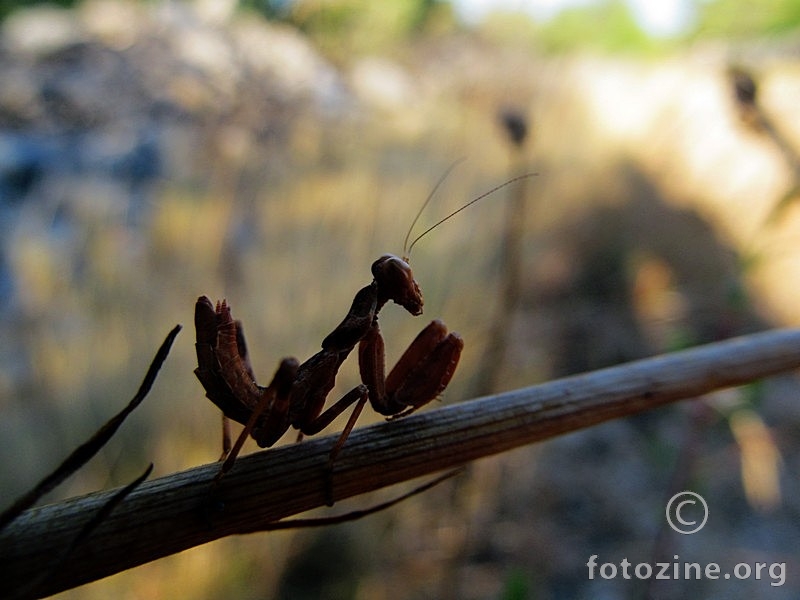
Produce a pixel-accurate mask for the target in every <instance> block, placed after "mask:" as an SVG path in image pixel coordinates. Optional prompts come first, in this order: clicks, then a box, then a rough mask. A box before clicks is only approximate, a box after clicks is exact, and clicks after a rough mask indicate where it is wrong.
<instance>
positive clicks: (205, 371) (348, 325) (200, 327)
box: [194, 164, 532, 481]
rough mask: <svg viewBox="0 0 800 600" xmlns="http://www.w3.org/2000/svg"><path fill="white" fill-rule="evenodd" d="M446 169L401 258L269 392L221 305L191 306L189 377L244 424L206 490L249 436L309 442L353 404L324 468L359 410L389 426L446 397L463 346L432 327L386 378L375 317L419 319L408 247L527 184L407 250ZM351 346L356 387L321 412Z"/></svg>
mask: <svg viewBox="0 0 800 600" xmlns="http://www.w3.org/2000/svg"><path fill="white" fill-rule="evenodd" d="M454 166H455V164H454V165H452V166H451V167H450V169H448V170H447V172H445V174H444V175H443V176H442V177H441V178H440V179H439V181H438V182H437V184H436V186H435V187H434V188H433V191H432V192H431V193H430V195H429V196H428V198H427V199H426V200H425V202H424V203H423V205H422V207H421V208H420V210H419V212H418V213H417V216H416V217H415V219H414V221H413V222H412V224H411V228H409V233H408V234H407V235H406V240H405V243H404V252H403V258H400V257H398V256H395V255H392V254H386V255H384V256H381V257H380V258H379V259H378V260H376V261H375V262H374V263H372V269H371V270H372V277H373V279H372V282H371V283H369V284H368V285H366V286H365V287H363V288H362V289H360V290H359V291H358V292H357V293H356V295H355V298H354V299H353V303H352V305H351V307H350V310H349V311H348V313H347V315H346V316H345V318H344V320H342V322H341V323H340V324H339V325H338V327H336V329H334V330H333V331H332V332H331V333H330V334H329V335H328V336H327V337H326V338H325V339H324V340H323V341H322V349H321V350H320V351H319V352H317V353H316V354H314V355H313V356H312V357H311V358H309V359H308V360H306V361H305V362H303V363H300V362H299V361H298V360H297V359H295V358H284V359H283V360H282V361H281V362H280V364H279V366H278V369H277V370H276V372H275V374H274V376H273V378H272V381H271V382H270V384H269V385H268V386H266V387H263V386H260V385H258V384H257V383H256V378H255V375H254V373H253V368H252V366H251V364H250V360H249V356H248V351H247V344H246V342H245V338H244V332H243V328H242V324H241V322H239V321H236V320H234V319H233V316H232V315H231V310H230V306H229V305H228V304H227V302H226V301H225V300H222V301H221V302H217V303H216V305H215V304H213V303H212V302H211V301H210V300H209V299H208V298H207V297H205V296H201V297H200V298H198V300H197V303H196V304H195V328H196V331H197V343H196V344H195V347H196V350H197V365H198V366H197V369H195V371H194V372H195V375H197V378H198V379H199V380H200V383H202V385H203V387H204V388H205V391H206V396H207V397H208V398H209V399H210V400H211V401H212V402H213V403H214V404H216V405H217V407H219V409H220V410H222V413H223V415H224V417H223V418H229V419H232V420H234V421H236V422H238V423H241V424H242V425H244V429H243V430H242V432H241V434H240V435H239V437H238V438H237V440H236V442H235V444H234V445H233V447H232V448H230V449H229V448H228V446H229V443H227V442H223V446H224V447H223V456H222V458H221V459H220V460H223V459H224V461H223V464H222V466H221V467H220V470H219V472H218V474H217V476H216V478H215V481H218V480H219V479H220V478H221V477H222V476H223V475H224V474H225V473H226V472H227V471H228V470H230V468H231V467H232V466H233V464H234V462H235V460H236V457H237V456H238V453H239V451H240V450H241V447H242V445H243V444H244V442H245V440H246V439H247V437H248V436H252V437H253V438H254V439H255V440H256V442H257V443H258V445H259V446H260V447H262V448H265V447H269V446H272V445H273V444H275V443H276V442H277V441H278V440H279V439H280V438H281V437H282V436H283V435H284V433H286V431H287V430H288V429H289V428H290V427H291V428H294V429H297V430H298V432H299V434H298V439H300V438H302V436H303V435H314V434H316V433H319V432H320V431H322V430H323V429H325V428H326V427H327V426H328V425H330V423H331V422H332V421H333V420H334V419H335V418H336V417H338V416H339V415H341V414H342V413H343V412H344V411H345V410H347V409H348V408H349V407H350V406H352V405H353V404H355V408H354V409H353V412H352V413H351V414H350V417H349V419H348V421H347V423H346V425H345V427H344V429H343V430H342V433H341V434H340V435H339V438H338V440H337V441H336V443H335V444H334V446H333V448H332V449H331V452H330V455H329V464H330V465H332V464H333V461H334V460H335V458H336V456H337V455H338V454H339V452H340V451H341V449H342V447H343V445H344V443H345V441H346V440H347V437H348V435H349V434H350V432H351V431H352V429H353V427H354V426H355V423H356V421H357V420H358V417H359V415H360V414H361V411H362V410H363V408H364V406H365V405H366V403H367V402H368V401H369V403H370V404H371V406H372V408H373V410H375V411H376V412H377V413H379V414H381V415H384V416H386V417H387V418H388V419H398V418H401V417H404V416H406V415H409V414H411V413H412V412H414V411H415V410H417V409H419V408H421V407H422V406H424V405H426V404H428V403H429V402H430V401H432V400H433V399H435V398H437V397H438V396H439V395H440V394H441V393H442V392H443V391H444V390H445V388H446V387H447V385H448V383H450V380H451V378H452V377H453V373H454V372H455V370H456V366H457V365H458V361H459V358H460V356H461V351H462V349H463V347H464V342H463V340H462V339H461V337H460V336H459V335H458V334H457V333H455V332H448V330H447V327H446V326H445V325H444V323H443V322H442V321H440V320H434V321H432V322H431V323H430V324H429V325H428V326H427V327H425V328H424V329H423V330H422V331H421V332H420V333H419V335H417V337H416V338H415V339H414V341H413V342H411V345H410V346H409V347H408V349H407V350H406V351H405V353H404V354H403V355H402V356H401V357H400V359H399V360H398V361H397V364H396V365H395V366H394V368H392V370H391V371H390V372H389V374H388V375H386V374H385V371H386V367H385V355H384V340H383V336H382V335H381V331H380V327H379V326H378V313H379V312H380V311H381V309H382V308H383V307H384V306H385V305H386V304H387V303H388V302H389V301H392V302H394V303H396V304H398V305H400V306H402V307H403V308H404V309H406V310H407V311H408V312H409V313H410V314H411V315H414V316H418V315H420V314H422V306H423V299H422V292H421V290H420V287H419V284H418V283H417V281H416V280H415V279H414V274H413V272H412V270H411V266H410V264H409V256H410V254H411V249H412V248H413V247H414V245H415V244H416V243H417V242H418V241H419V240H420V239H421V238H422V237H423V236H425V235H427V234H428V233H430V232H431V231H432V230H433V229H435V228H436V227H438V226H439V225H441V224H442V223H444V222H445V221H447V220H448V219H450V218H451V217H453V216H454V215H456V214H457V213H459V212H461V211H462V210H464V209H465V208H467V207H468V206H470V205H472V204H474V203H475V202H477V201H479V200H481V199H483V198H485V197H487V196H489V195H490V194H492V193H494V192H496V191H497V190H499V189H501V188H503V187H505V186H507V185H509V184H511V183H513V182H515V181H517V180H519V179H522V178H525V177H530V176H531V175H532V174H526V175H521V176H519V177H515V178H513V179H510V180H508V181H506V182H505V183H503V184H501V185H499V186H497V187H495V188H493V189H491V190H489V191H488V192H485V193H484V194H481V195H480V196H478V197H477V198H474V199H473V200H471V201H470V202H468V203H467V204H465V205H464V206H462V207H461V208H459V209H458V210H456V211H454V212H453V213H451V214H449V215H448V216H446V217H444V218H443V219H441V220H440V221H438V222H437V223H435V224H434V225H432V226H431V227H429V228H428V229H426V230H425V231H424V232H423V233H421V234H420V235H419V236H417V237H416V238H415V239H414V241H413V242H412V243H411V244H410V245H409V244H408V239H409V237H410V234H411V230H412V229H413V227H414V225H415V224H416V222H417V219H418V218H419V216H420V214H421V213H422V211H423V210H424V208H425V206H427V204H428V202H429V201H430V199H431V198H432V197H433V195H434V194H435V192H436V190H437V189H438V187H439V186H440V185H441V183H442V182H443V181H444V179H445V177H446V176H447V174H448V173H449V171H450V170H452V168H453V167H454ZM356 345H358V365H359V373H360V377H361V384H359V385H358V386H356V387H355V388H353V389H352V390H350V391H349V392H347V393H346V394H345V395H344V396H343V397H342V398H341V399H340V400H338V401H337V402H335V403H334V404H333V405H331V406H330V407H329V408H327V409H325V410H323V409H324V407H325V402H326V399H327V396H328V394H329V393H330V392H331V390H332V389H333V387H334V384H335V380H336V375H337V373H338V371H339V368H340V367H341V365H342V363H343V362H344V361H345V360H346V359H347V357H348V356H349V355H350V353H351V352H352V351H353V349H354V348H355V346H356ZM223 437H224V438H225V437H226V436H225V435H224V436H223Z"/></svg>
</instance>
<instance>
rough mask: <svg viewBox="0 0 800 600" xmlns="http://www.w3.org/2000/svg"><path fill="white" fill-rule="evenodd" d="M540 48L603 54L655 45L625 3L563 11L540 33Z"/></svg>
mask: <svg viewBox="0 0 800 600" xmlns="http://www.w3.org/2000/svg"><path fill="white" fill-rule="evenodd" d="M537 42H538V44H537V45H538V46H539V47H540V48H542V49H543V50H545V51H547V52H551V53H552V52H564V51H569V50H576V49H581V48H586V49H590V50H596V51H602V52H620V51H625V52H629V51H642V50H647V49H650V48H651V47H652V46H653V41H652V40H651V39H650V38H649V37H648V35H647V34H646V33H645V32H643V31H642V29H641V28H640V27H639V26H638V25H637V24H636V21H635V20H634V18H633V16H632V15H631V12H630V9H629V8H628V6H627V4H625V3H624V2H622V0H608V1H606V2H600V3H598V4H596V5H593V6H585V7H576V8H570V9H567V10H564V11H562V12H561V13H559V14H558V15H556V17H555V18H553V19H552V20H551V21H549V22H548V23H546V24H545V25H543V26H541V27H540V28H539V31H538V40H537Z"/></svg>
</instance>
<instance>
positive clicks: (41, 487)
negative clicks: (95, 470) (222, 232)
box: [0, 325, 181, 530]
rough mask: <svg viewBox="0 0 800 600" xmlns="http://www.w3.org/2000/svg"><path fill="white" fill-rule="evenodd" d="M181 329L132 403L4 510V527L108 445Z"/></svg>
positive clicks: (1, 520) (171, 337) (176, 329)
mask: <svg viewBox="0 0 800 600" xmlns="http://www.w3.org/2000/svg"><path fill="white" fill-rule="evenodd" d="M180 330H181V326H180V325H176V326H175V327H174V328H173V329H172V331H170V332H169V334H167V337H166V339H165V340H164V342H163V343H162V344H161V347H160V348H159V349H158V352H156V355H155V357H154V358H153V362H152V363H150V368H149V369H147V373H146V374H145V376H144V380H143V381H142V384H141V385H140V386H139V390H138V391H137V392H136V395H135V396H134V397H133V398H132V399H131V401H130V402H128V405H127V406H126V407H125V408H123V409H122V410H121V411H120V412H119V413H117V414H116V415H115V416H113V417H112V418H111V419H110V420H109V421H108V422H107V423H106V424H105V425H103V426H102V427H101V428H100V429H98V430H97V432H96V433H95V434H94V435H93V436H92V437H91V438H89V439H88V440H87V441H86V442H84V443H83V444H81V445H80V446H78V447H77V448H76V449H75V450H74V451H73V452H72V454H70V455H69V456H68V457H67V458H66V459H65V460H64V462H62V463H61V464H60V465H59V466H58V467H57V468H56V470H55V471H53V472H52V473H50V474H49V475H48V476H47V477H45V478H44V479H42V481H40V482H39V483H38V484H37V485H36V486H35V487H34V488H33V489H32V490H31V491H29V492H28V493H27V494H25V495H24V496H22V497H21V498H20V499H19V500H17V501H16V502H15V503H14V504H12V505H11V506H10V507H9V508H7V509H6V510H4V511H3V513H2V514H0V530H2V529H3V528H5V527H6V526H7V525H8V524H9V523H11V522H12V521H13V520H14V519H15V518H17V517H18V516H19V515H20V514H22V512H23V511H25V510H26V509H28V508H30V507H31V506H33V505H34V504H36V502H37V501H38V500H39V498H41V497H42V496H44V495H45V494H46V493H48V492H50V491H52V490H53V489H55V488H56V486H58V485H59V484H60V483H61V482H62V481H64V480H65V479H67V477H69V476H70V475H72V474H73V473H75V472H76V471H77V470H78V469H80V468H81V467H82V466H83V465H85V464H86V463H87V462H89V460H90V459H91V458H92V457H93V456H94V455H95V454H97V452H98V451H99V450H100V449H101V448H102V447H103V446H105V445H106V443H107V442H108V440H110V439H111V438H112V437H113V436H114V434H115V433H116V432H117V429H119V426H120V425H122V423H123V421H125V419H126V418H127V417H128V415H130V414H131V413H132V412H133V411H134V410H135V409H136V407H137V406H139V404H141V402H142V400H144V398H145V396H147V394H148V392H149V391H150V388H151V387H153V382H154V381H155V380H156V375H158V371H159V370H160V369H161V365H162V364H164V361H165V360H166V358H167V355H168V354H169V351H170V348H172V342H174V341H175V337H176V336H177V335H178V333H179V332H180Z"/></svg>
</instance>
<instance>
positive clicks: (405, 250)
mask: <svg viewBox="0 0 800 600" xmlns="http://www.w3.org/2000/svg"><path fill="white" fill-rule="evenodd" d="M462 160H464V159H463V158H462V159H460V160H458V161H456V162H455V163H453V164H452V165H451V166H450V168H448V169H447V171H445V173H444V175H443V176H442V177H441V178H440V179H439V181H438V182H437V183H436V185H435V186H434V188H433V191H432V192H431V193H430V194H429V195H428V198H427V199H426V200H425V202H424V204H423V205H422V208H420V209H419V212H418V213H417V216H416V217H415V218H414V221H413V222H412V223H411V228H409V230H408V234H406V239H405V242H404V243H403V260H404V261H406V262H408V260H409V258H410V256H411V249H412V248H413V247H414V244H416V243H417V242H418V241H420V240H421V239H422V238H423V237H425V236H426V235H428V234H429V233H430V232H431V231H433V230H434V229H436V228H437V227H439V225H441V224H442V223H444V222H445V221H447V220H449V219H450V218H452V217H454V216H456V215H457V214H458V213H460V212H461V211H462V210H464V209H465V208H468V207H470V206H472V205H473V204H475V203H476V202H478V201H479V200H483V199H484V198H486V197H487V196H491V195H492V194H494V193H495V192H497V191H499V190H501V189H503V188H504V187H506V186H507V185H511V184H512V183H515V182H517V181H519V180H521V179H528V178H529V177H535V176H536V175H538V173H525V174H524V175H517V176H516V177H512V178H511V179H509V180H508V181H506V182H504V183H501V184H500V185H497V186H495V187H493V188H492V189H490V190H489V191H488V192H484V193H483V194H481V195H480V196H478V197H477V198H473V199H472V200H470V201H469V202H467V203H466V204H465V205H464V206H462V207H461V208H459V209H457V210H454V211H453V212H451V213H450V214H449V215H447V216H446V217H444V218H443V219H439V220H438V221H436V223H434V224H433V225H431V226H430V227H428V228H427V229H426V230H425V231H423V232H422V233H420V234H419V235H418V236H417V237H415V238H414V240H413V241H412V242H411V243H410V244H408V238H409V236H410V235H411V229H413V227H414V224H415V223H416V222H417V219H419V216H420V214H421V213H422V210H423V209H424V208H425V207H426V206H427V204H428V202H430V200H431V198H432V197H433V195H434V194H435V193H436V190H437V189H438V188H439V186H440V185H441V184H442V182H443V181H444V180H445V178H446V177H447V176H448V175H449V174H450V171H452V170H453V168H454V167H455V166H456V165H457V164H458V163H460V162H461V161H462ZM407 244H408V247H406V245H407Z"/></svg>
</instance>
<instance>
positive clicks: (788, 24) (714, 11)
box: [695, 0, 800, 38]
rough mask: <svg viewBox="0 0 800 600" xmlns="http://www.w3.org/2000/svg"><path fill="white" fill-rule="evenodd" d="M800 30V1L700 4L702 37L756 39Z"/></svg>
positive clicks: (723, 0)
mask: <svg viewBox="0 0 800 600" xmlns="http://www.w3.org/2000/svg"><path fill="white" fill-rule="evenodd" d="M798 27H800V3H798V2H797V0H709V1H707V2H699V3H698V21H697V27H696V33H695V35H697V36H698V37H725V38H754V37H759V36H765V35H766V36H772V35H776V34H785V33H788V32H790V31H795V30H797V29H798Z"/></svg>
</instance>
